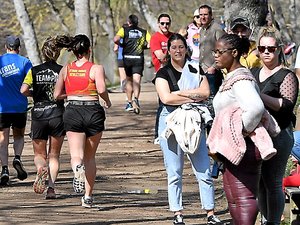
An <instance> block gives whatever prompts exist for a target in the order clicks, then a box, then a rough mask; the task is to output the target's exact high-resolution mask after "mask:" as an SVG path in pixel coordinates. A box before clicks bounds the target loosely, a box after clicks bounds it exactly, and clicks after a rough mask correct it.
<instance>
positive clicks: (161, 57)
mask: <svg viewBox="0 0 300 225" xmlns="http://www.w3.org/2000/svg"><path fill="white" fill-rule="evenodd" d="M154 55H155V56H156V58H157V59H158V60H159V61H160V62H165V61H166V57H167V54H165V53H163V51H162V50H161V49H158V50H156V51H154Z"/></svg>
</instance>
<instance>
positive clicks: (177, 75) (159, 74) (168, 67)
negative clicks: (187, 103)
mask: <svg viewBox="0 0 300 225" xmlns="http://www.w3.org/2000/svg"><path fill="white" fill-rule="evenodd" d="M168 70H169V72H171V73H172V74H173V77H174V79H175V81H176V84H177V82H178V81H179V80H180V77H181V72H179V71H177V70H176V69H175V68H174V67H173V66H172V64H171V63H170V62H169V63H168V64H167V65H165V66H164V67H163V68H161V69H159V70H158V71H157V73H156V76H155V78H154V79H153V80H152V83H153V84H155V80H156V78H163V79H165V80H167V81H168V83H169V88H170V91H171V92H172V91H178V90H179V88H178V86H175V85H174V82H173V81H172V79H171V78H170V75H169V72H168ZM159 104H163V103H162V102H161V101H160V99H159ZM172 106H173V107H178V106H174V105H172Z"/></svg>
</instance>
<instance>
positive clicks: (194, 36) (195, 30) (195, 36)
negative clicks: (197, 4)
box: [186, 9, 201, 62]
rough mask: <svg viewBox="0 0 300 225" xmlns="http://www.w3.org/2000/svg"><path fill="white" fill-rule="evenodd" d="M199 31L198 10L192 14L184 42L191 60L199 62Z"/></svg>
mask: <svg viewBox="0 0 300 225" xmlns="http://www.w3.org/2000/svg"><path fill="white" fill-rule="evenodd" d="M200 29H201V22H200V16H199V9H196V10H195V12H194V17H193V22H192V23H190V24H189V25H188V26H187V39H186V42H187V44H188V46H189V50H190V51H191V52H192V54H191V59H192V60H195V61H197V62H199V38H200V34H199V31H200Z"/></svg>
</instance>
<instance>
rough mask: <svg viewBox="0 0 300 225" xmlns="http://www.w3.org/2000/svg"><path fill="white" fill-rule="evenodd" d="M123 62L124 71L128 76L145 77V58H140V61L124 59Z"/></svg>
mask: <svg viewBox="0 0 300 225" xmlns="http://www.w3.org/2000/svg"><path fill="white" fill-rule="evenodd" d="M123 61H124V69H125V72H126V76H128V77H131V76H132V75H133V74H135V73H137V74H140V75H141V76H143V71H144V58H140V59H131V58H124V59H123Z"/></svg>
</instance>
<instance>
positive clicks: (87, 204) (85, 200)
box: [81, 196, 93, 208]
mask: <svg viewBox="0 0 300 225" xmlns="http://www.w3.org/2000/svg"><path fill="white" fill-rule="evenodd" d="M81 206H82V207H84V208H92V206H93V198H92V197H90V196H88V197H86V196H82V198H81Z"/></svg>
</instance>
